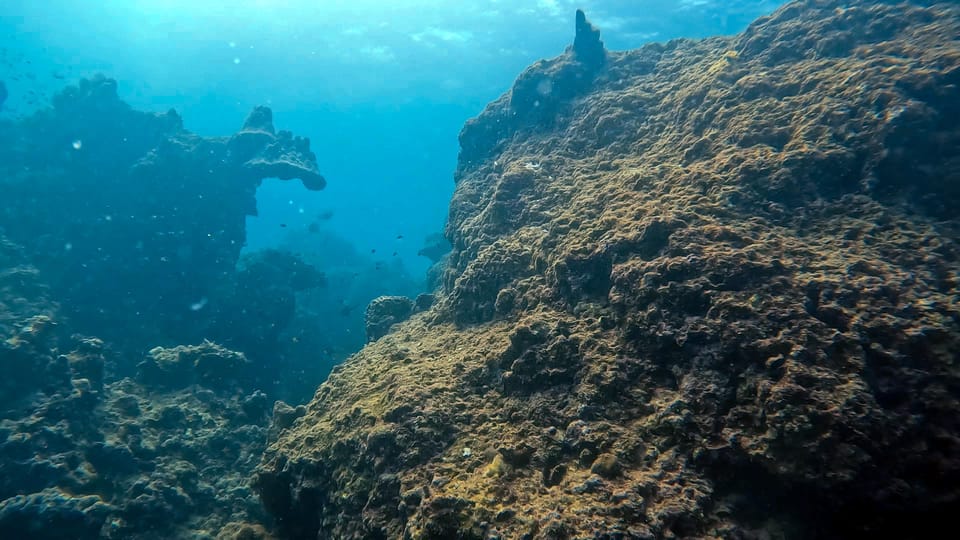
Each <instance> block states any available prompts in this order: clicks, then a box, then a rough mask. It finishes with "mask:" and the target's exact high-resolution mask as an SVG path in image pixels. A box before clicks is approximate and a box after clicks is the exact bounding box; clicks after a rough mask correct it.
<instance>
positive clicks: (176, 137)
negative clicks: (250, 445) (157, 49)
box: [0, 77, 326, 368]
mask: <svg viewBox="0 0 960 540" xmlns="http://www.w3.org/2000/svg"><path fill="white" fill-rule="evenodd" d="M270 177H276V178H281V179H291V178H299V179H301V181H302V182H303V184H304V186H306V187H307V188H308V189H314V190H316V189H322V188H323V187H324V185H325V183H326V182H325V180H324V178H323V177H322V176H321V175H320V173H319V172H318V170H317V164H316V156H315V155H314V154H313V153H312V152H311V151H310V143H309V140H307V139H303V138H300V137H294V136H293V135H292V134H291V133H290V132H287V131H279V132H276V131H275V130H274V127H273V121H272V114H271V112H270V110H269V109H267V108H265V107H258V108H256V109H254V111H253V112H252V113H251V114H250V116H249V118H248V119H247V121H246V122H245V123H244V126H243V128H242V129H241V130H240V131H239V132H238V133H237V134H235V135H234V136H232V137H212V138H211V137H199V136H196V135H194V134H192V133H190V132H188V131H186V130H184V129H183V124H182V121H181V119H180V116H179V115H178V114H177V113H176V112H175V111H172V110H171V111H169V112H167V113H165V114H151V113H143V112H139V111H134V110H132V109H131V108H130V107H129V106H128V105H127V104H125V103H123V102H122V101H121V100H120V99H119V97H118V96H117V88H116V82H114V81H113V80H110V79H106V78H103V77H97V78H94V79H90V80H82V81H80V83H79V84H78V85H77V86H71V87H68V88H66V89H65V90H64V91H63V92H61V93H60V94H58V95H57V96H56V97H54V99H53V107H52V108H51V109H47V110H41V111H39V112H37V113H36V114H34V115H33V116H30V117H27V118H25V119H23V120H22V121H19V122H16V123H2V124H0V190H2V191H3V194H4V204H3V205H2V207H0V230H2V231H3V232H4V234H5V235H6V236H7V238H8V239H9V240H11V241H12V242H14V243H16V244H19V245H20V246H23V249H24V251H25V255H26V257H27V258H28V260H29V261H30V262H31V263H32V264H33V265H35V266H36V268H37V269H38V270H39V271H40V272H41V273H42V274H43V275H44V278H45V280H46V281H47V282H48V283H49V284H50V286H51V288H52V289H53V293H54V296H55V297H56V298H57V299H58V300H59V301H61V303H62V305H63V307H64V310H65V311H66V313H65V314H66V315H67V316H69V317H70V318H71V319H73V324H74V327H75V329H76V330H78V331H81V332H86V333H90V334H94V335H98V336H100V337H103V338H105V339H108V340H109V341H110V342H111V343H112V344H114V345H123V344H129V345H130V347H131V349H133V350H137V351H140V350H144V349H145V348H148V347H152V346H155V345H158V344H171V345H172V344H177V343H184V342H193V343H196V342H199V341H200V340H201V339H202V338H203V337H206V336H204V329H205V328H206V327H207V326H209V324H210V323H211V321H213V320H215V319H216V317H217V314H216V313H215V312H214V311H213V310H211V309H206V307H207V306H213V305H215V304H216V302H214V300H215V299H216V298H217V297H218V295H220V294H222V293H223V292H224V291H223V289H229V288H230V286H231V283H230V278H231V276H233V274H234V269H235V266H236V263H237V261H238V258H239V256H240V250H241V249H242V247H243V245H244V242H245V239H246V234H245V218H246V216H248V215H254V214H256V200H255V198H254V195H255V191H256V189H257V186H258V185H259V184H260V182H261V181H262V179H264V178H270ZM129 367H131V368H132V366H129Z"/></svg>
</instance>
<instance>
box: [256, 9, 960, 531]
mask: <svg viewBox="0 0 960 540" xmlns="http://www.w3.org/2000/svg"><path fill="white" fill-rule="evenodd" d="M577 34H578V37H577V41H578V45H576V46H575V47H573V48H572V49H568V51H567V52H566V53H564V54H563V55H562V56H560V57H558V58H556V59H553V60H547V61H542V62H538V63H537V64H535V65H533V66H531V67H530V68H528V69H527V70H526V71H524V72H523V74H521V75H520V77H519V78H518V80H517V82H516V83H515V85H514V86H513V88H512V89H511V91H509V92H508V93H507V94H505V95H504V96H503V97H502V98H500V99H498V100H496V101H495V102H493V103H491V104H490V105H489V106H488V107H487V108H486V110H484V111H483V113H482V114H480V116H478V117H477V118H475V119H473V120H471V121H469V122H468V123H467V124H466V126H465V127H464V129H463V131H462V133H461V136H460V141H461V156H460V162H459V166H458V171H457V188H456V192H455V195H454V199H453V201H452V204H451V208H450V220H449V225H448V229H447V237H448V238H449V239H450V240H451V243H452V245H453V251H452V252H451V253H450V255H449V261H448V265H447V269H446V273H445V276H444V284H443V287H442V289H441V290H439V291H437V301H436V302H435V303H434V304H433V307H431V308H430V309H429V310H428V311H426V312H424V313H421V314H415V315H413V316H412V317H411V318H410V319H409V320H407V321H405V322H403V323H400V324H397V325H394V326H393V329H392V330H391V332H390V333H388V334H387V335H385V336H383V337H380V339H378V340H376V341H374V342H372V343H370V344H368V345H367V346H366V347H365V348H364V349H363V350H362V351H361V352H360V353H358V354H357V355H355V356H354V357H352V358H351V359H350V360H348V361H347V362H346V363H345V364H344V365H342V366H340V367H338V368H337V369H336V370H335V371H334V373H333V374H332V375H331V376H330V379H329V381H328V382H326V383H325V384H323V385H322V386H321V387H320V389H319V390H318V391H317V393H316V396H315V397H314V400H313V402H311V403H310V404H309V405H308V406H307V408H306V414H305V416H303V417H302V418H300V419H297V420H295V421H293V422H292V423H291V425H290V427H289V428H288V429H283V430H280V432H279V435H278V437H277V438H276V440H275V441H273V442H272V443H271V444H270V446H269V448H268V449H267V451H266V453H265V455H264V459H263V461H262V463H261V465H260V466H259V468H258V470H257V473H256V479H255V485H256V489H257V490H258V492H259V494H260V497H261V499H262V500H263V502H264V504H265V506H266V508H267V510H268V512H269V513H270V514H271V515H272V516H273V517H274V518H275V519H276V522H277V524H278V526H279V528H280V531H281V532H282V534H283V535H284V536H285V537H288V538H316V537H330V538H423V539H445V538H460V539H472V538H477V539H479V538H490V539H493V538H531V539H533V538H543V539H560V538H681V537H683V538H694V537H695V538H758V539H759V538H810V537H822V538H839V537H876V536H885V537H904V538H917V537H926V536H931V535H934V534H941V533H939V532H938V531H943V530H951V528H952V523H953V511H954V510H956V509H957V508H958V505H960V488H958V486H960V436H958V433H960V392H958V388H960V372H958V371H957V365H958V362H957V360H958V352H957V351H960V300H958V299H960V294H958V274H960V262H958V260H960V258H958V257H960V246H958V244H957V238H958V237H960V223H958V222H957V219H956V215H955V213H951V211H950V209H951V208H954V209H955V208H956V207H957V205H958V204H960V200H958V198H957V194H958V191H957V186H960V174H958V172H960V169H958V168H957V163H960V161H958V156H960V128H958V125H957V123H956V120H955V118H957V117H958V114H957V112H958V111H957V106H958V105H957V104H958V103H960V84H958V79H957V77H958V74H960V41H958V39H960V38H958V36H960V12H958V10H957V6H956V5H955V4H954V3H933V2H917V3H910V2H897V3H894V2H866V1H860V2H839V1H833V0H801V1H798V2H793V3H790V4H788V5H786V6H784V7H783V8H781V9H780V10H778V11H777V12H776V13H775V14H773V15H771V16H769V17H764V18H761V19H759V20H758V21H756V22H755V23H754V24H752V25H751V26H750V27H749V28H748V29H747V30H746V31H744V32H743V33H742V34H740V35H737V36H732V37H724V38H711V39H706V40H700V41H691V40H675V41H671V42H669V43H665V44H650V45H647V46H645V47H643V48H641V49H639V50H635V51H628V52H606V53H605V54H604V55H603V63H602V64H598V63H597V62H594V61H590V60H588V59H589V58H594V59H596V58H599V54H598V53H597V51H598V50H600V49H599V48H598V47H597V46H595V45H590V44H591V43H594V44H596V43H601V42H600V41H599V36H598V35H596V34H594V33H593V32H592V31H591V30H590V27H589V26H587V23H586V20H585V19H582V18H581V17H579V15H578V20H577ZM581 36H582V37H581ZM579 44H583V47H582V48H581V47H580V45H579ZM601 47H602V45H601ZM581 51H582V52H581ZM591 51H592V52H591Z"/></svg>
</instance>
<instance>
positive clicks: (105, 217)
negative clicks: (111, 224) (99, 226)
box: [103, 214, 113, 221]
mask: <svg viewBox="0 0 960 540" xmlns="http://www.w3.org/2000/svg"><path fill="white" fill-rule="evenodd" d="M103 220H104V221H113V216H111V215H109V214H107V215H105V216H103Z"/></svg>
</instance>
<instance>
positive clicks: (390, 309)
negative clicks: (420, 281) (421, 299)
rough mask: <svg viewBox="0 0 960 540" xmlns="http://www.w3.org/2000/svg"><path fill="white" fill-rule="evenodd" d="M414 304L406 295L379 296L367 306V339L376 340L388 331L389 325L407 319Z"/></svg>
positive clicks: (414, 306) (411, 312)
mask: <svg viewBox="0 0 960 540" xmlns="http://www.w3.org/2000/svg"><path fill="white" fill-rule="evenodd" d="M415 308H416V304H415V303H414V301H413V300H411V299H409V298H407V297H406V296H380V297H378V298H374V299H373V301H371V302H370V305H368V306H367V313H366V325H367V340H368V341H376V340H378V339H380V338H382V337H383V336H385V335H387V333H388V332H390V327H391V326H393V325H395V324H397V323H400V322H403V321H405V320H407V319H408V318H409V317H410V315H411V314H413V311H414V309H415Z"/></svg>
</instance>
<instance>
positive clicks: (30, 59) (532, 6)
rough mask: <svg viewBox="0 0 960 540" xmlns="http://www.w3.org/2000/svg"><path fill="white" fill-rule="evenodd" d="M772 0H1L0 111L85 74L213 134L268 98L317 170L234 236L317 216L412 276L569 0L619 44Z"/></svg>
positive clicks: (683, 32)
mask: <svg viewBox="0 0 960 540" xmlns="http://www.w3.org/2000/svg"><path fill="white" fill-rule="evenodd" d="M780 3H781V2H776V1H770V0H766V1H745V0H743V1H716V2H714V1H710V0H679V1H674V2H660V1H654V0H585V1H578V2H571V1H568V0H514V1H509V2H508V1H504V0H477V1H469V2H467V1H449V0H448V1H442V0H406V1H404V0H396V1H390V2H386V1H383V0H350V1H340V0H336V1H331V0H324V1H318V0H245V1H239V2H230V3H221V2H206V1H201V0H100V1H97V2H91V1H88V0H43V1H37V0H4V1H3V2H2V3H0V43H2V49H3V53H2V57H0V80H4V81H6V84H7V86H8V88H9V92H10V98H9V100H8V101H7V104H6V109H5V111H4V112H2V113H0V114H4V115H12V116H15V115H20V114H24V113H27V112H29V111H31V110H33V109H36V108H38V107H43V106H44V103H45V100H46V98H48V97H49V96H50V95H52V94H53V93H54V92H56V91H58V90H59V89H60V88H62V87H63V86H64V85H65V84H67V83H72V82H75V81H76V80H77V79H78V78H80V77H85V76H90V75H92V74H94V73H98V72H102V73H104V74H106V75H107V76H110V77H113V78H116V79H117V80H118V81H119V83H120V93H121V97H122V98H123V99H124V100H126V101H127V102H129V103H130V104H131V105H132V106H133V107H135V108H140V109H145V110H158V111H162V110H166V109H169V108H175V109H176V110H177V111H179V112H180V113H181V115H182V116H183V118H184V121H185V124H186V127H187V128H188V129H190V130H192V131H195V132H197V133H199V134H201V135H229V134H231V133H233V132H235V131H236V130H237V129H238V128H239V127H240V125H241V124H242V122H243V119H244V118H245V116H246V114H247V113H248V112H249V111H250V109H251V108H252V107H253V106H254V105H258V104H266V105H269V106H270V107H272V108H273V110H274V114H275V123H276V125H277V126H278V127H279V128H281V129H289V130H291V131H293V132H294V133H297V134H300V135H306V136H309V137H310V138H311V141H312V147H313V149H314V151H315V152H316V153H317V157H318V162H319V164H320V168H321V172H322V173H323V174H324V175H325V176H326V177H327V179H328V181H329V184H328V187H327V189H326V190H325V191H322V192H314V193H312V192H307V191H306V190H304V189H303V188H302V187H301V186H300V184H299V183H297V182H289V183H283V182H279V181H268V182H265V183H264V185H263V186H262V187H261V189H260V192H259V193H258V208H259V216H258V217H251V218H249V222H248V243H249V247H250V248H251V249H255V248H259V247H265V246H272V245H277V244H280V243H282V242H283V241H284V238H285V237H286V236H287V235H289V234H290V231H296V230H299V229H303V228H305V227H308V226H309V224H310V223H311V222H313V221H315V220H316V217H317V215H318V214H323V215H324V216H325V217H329V219H326V220H323V222H322V225H323V226H324V227H327V228H329V229H330V230H331V231H332V232H333V233H335V234H336V235H338V236H340V237H342V238H344V239H346V240H347V241H349V242H351V243H352V244H354V246H355V247H356V249H357V251H358V252H359V253H368V254H370V256H371V257H372V258H374V259H375V260H383V261H384V262H389V263H390V264H392V265H398V264H399V265H401V266H402V267H403V268H405V269H406V271H407V272H408V273H409V274H410V275H411V276H413V277H414V278H415V279H419V278H420V277H421V276H422V275H423V273H424V272H425V271H426V269H427V268H428V266H429V264H430V261H429V260H427V259H426V258H424V257H419V256H417V251H418V250H419V249H420V248H421V247H422V246H423V239H424V237H426V236H428V235H430V234H432V233H436V232H438V231H441V230H442V228H443V225H444V220H445V217H446V212H447V205H448V202H449V200H450V195H451V194H452V192H453V187H454V186H453V179H452V171H453V169H454V166H455V164H456V157H457V150H458V144H457V133H458V132H459V130H460V128H461V126H462V125H463V122H464V121H465V120H466V119H468V118H469V117H471V116H473V115H475V114H477V113H478V112H480V110H482V108H483V107H484V105H485V104H486V103H488V102H489V101H491V100H493V99H495V98H496V97H498V96H499V95H500V94H502V93H503V92H504V91H506V90H507V89H508V88H509V87H510V84H511V83H512V82H513V80H514V78H515V77H516V76H517V74H518V73H519V72H520V71H521V70H522V69H523V68H524V67H526V66H527V65H529V64H530V63H532V62H534V61H536V60H537V59H540V58H545V57H551V56H555V55H557V54H559V53H560V52H562V51H563V49H564V47H566V46H567V45H568V44H569V43H570V42H571V41H572V37H573V13H574V10H575V9H576V8H577V7H582V8H584V9H585V10H586V12H587V14H588V16H589V17H590V19H591V20H592V21H593V23H594V24H596V25H597V26H598V27H599V28H600V29H601V30H602V32H603V39H604V41H605V42H606V44H607V46H608V48H610V49H614V50H617V49H627V48H634V47H637V46H640V45H642V44H643V43H645V42H648V41H651V40H656V41H664V40H668V39H672V38H675V37H702V36H708V35H716V34H732V33H735V32H738V31H740V30H742V29H743V28H744V27H745V26H746V25H747V24H748V23H749V22H750V21H751V20H753V19H754V18H756V17H757V16H759V15H761V14H764V13H768V12H770V11H772V10H773V9H775V8H776V7H777V6H778V5H779V4H780ZM225 6H229V7H225ZM14 78H16V79H19V80H15V79H14ZM400 236H402V238H398V237H400ZM398 261H399V262H398Z"/></svg>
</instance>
